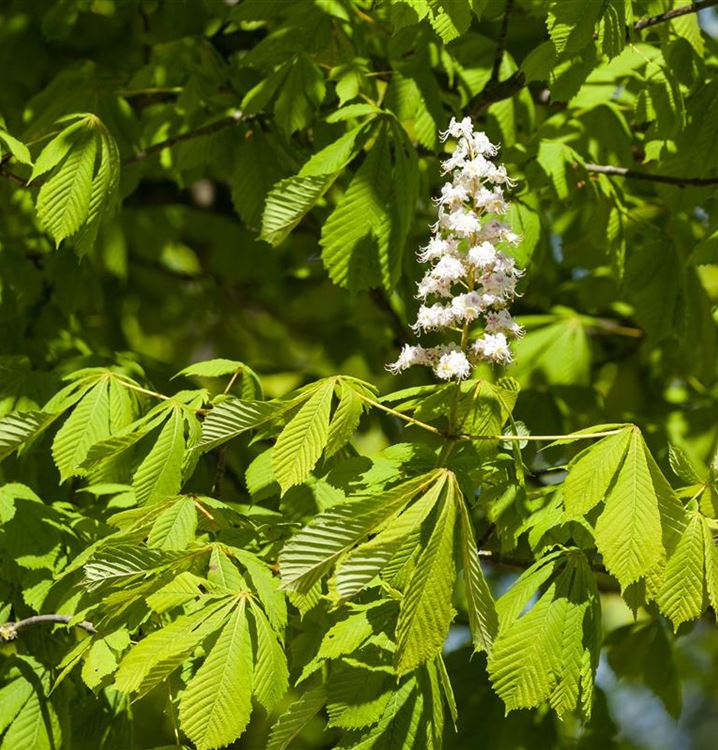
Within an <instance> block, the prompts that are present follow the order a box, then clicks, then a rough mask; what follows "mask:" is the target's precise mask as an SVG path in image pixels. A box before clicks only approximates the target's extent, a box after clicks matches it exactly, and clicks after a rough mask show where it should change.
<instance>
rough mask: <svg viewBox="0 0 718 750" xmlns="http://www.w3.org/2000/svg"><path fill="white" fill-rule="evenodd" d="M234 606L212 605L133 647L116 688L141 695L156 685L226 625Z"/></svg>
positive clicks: (122, 663) (226, 604)
mask: <svg viewBox="0 0 718 750" xmlns="http://www.w3.org/2000/svg"><path fill="white" fill-rule="evenodd" d="M235 607H236V604H235V603H234V602H230V603H228V602H227V600H222V601H220V602H215V603H214V604H211V605H208V606H207V607H204V608H203V609H201V610H200V611H199V612H195V613H193V614H191V615H183V616H181V617H179V618H177V619H176V620H174V621H173V622H171V623H170V624H169V625H167V626H166V627H164V628H162V629H161V630H157V631H155V632H154V633H151V634H150V635H148V636H147V637H146V638H143V639H142V640H141V641H140V642H139V643H138V644H136V645H135V646H133V647H132V648H131V649H130V650H129V652H128V653H127V654H126V655H125V657H124V658H123V659H122V661H121V662H120V667H119V669H118V670H117V675H116V676H115V688H117V690H120V691H121V692H123V693H138V694H139V695H143V694H144V693H146V692H147V691H149V690H151V689H152V688H153V687H154V686H155V685H157V684H159V683H160V682H161V681H162V680H164V679H165V678H166V677H167V676H168V675H169V674H171V673H172V672H173V671H174V670H175V669H177V667H178V666H179V665H180V664H181V663H182V662H183V661H184V660H185V659H186V658H187V657H188V656H189V655H190V654H191V653H192V651H194V649H195V648H197V646H198V645H199V644H200V643H201V642H202V641H203V640H204V639H205V638H207V637H208V636H209V635H211V634H212V633H214V632H215V631H217V630H218V629H219V628H221V627H222V626H223V625H224V623H225V622H226V621H227V618H228V617H229V616H230V613H231V612H232V610H233V609H234V608H235Z"/></svg>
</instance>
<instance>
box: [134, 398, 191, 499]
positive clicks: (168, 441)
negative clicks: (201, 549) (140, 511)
mask: <svg viewBox="0 0 718 750" xmlns="http://www.w3.org/2000/svg"><path fill="white" fill-rule="evenodd" d="M184 427H185V419H184V415H183V414H182V411H181V409H180V408H179V407H177V406H175V407H172V409H171V411H170V413H169V418H168V419H167V421H166V422H165V424H164V426H163V427H162V429H161V430H160V434H159V436H158V437H157V442H156V443H155V444H154V446H153V447H152V450H151V451H150V452H149V453H148V454H147V456H146V457H145V459H144V461H143V462H142V463H141V464H140V465H139V466H138V467H137V471H136V472H135V475H134V477H133V479H132V486H133V488H134V491H135V497H136V498H137V503H138V504H140V505H143V504H148V505H151V504H152V503H156V502H160V501H162V500H164V499H165V498H167V497H171V496H172V495H176V494H177V493H178V492H179V489H180V486H181V485H182V459H183V458H184V450H185V438H184Z"/></svg>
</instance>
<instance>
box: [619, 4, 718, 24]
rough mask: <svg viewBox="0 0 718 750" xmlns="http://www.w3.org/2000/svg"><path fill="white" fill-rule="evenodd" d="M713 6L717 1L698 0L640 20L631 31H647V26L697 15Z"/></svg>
mask: <svg viewBox="0 0 718 750" xmlns="http://www.w3.org/2000/svg"><path fill="white" fill-rule="evenodd" d="M713 5H718V0H698V2H695V3H690V5H682V6H681V7H680V8H673V10H667V11H666V12H665V13H660V14H658V15H657V16H650V17H649V18H642V19H641V20H640V21H636V23H634V24H633V30H634V31H641V29H647V28H648V27H649V26H655V25H656V24H657V23H663V22H664V21H670V20H672V19H674V18H679V17H680V16H686V15H688V14H689V13H698V12H699V11H701V10H703V8H710V7H711V6H713Z"/></svg>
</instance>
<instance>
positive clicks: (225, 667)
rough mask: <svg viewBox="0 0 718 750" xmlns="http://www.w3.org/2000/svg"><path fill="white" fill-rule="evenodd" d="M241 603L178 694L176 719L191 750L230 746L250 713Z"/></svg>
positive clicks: (248, 645) (249, 666)
mask: <svg viewBox="0 0 718 750" xmlns="http://www.w3.org/2000/svg"><path fill="white" fill-rule="evenodd" d="M246 603H247V600H246V599H245V598H241V599H240V600H239V603H238V604H237V606H236V607H235V608H234V610H233V611H232V613H231V614H230V616H229V619H228V620H227V622H226V624H225V625H224V626H223V628H222V632H221V633H220V634H219V637H218V638H217V641H216V643H215V644H214V646H213V647H212V650H211V651H210V652H209V655H208V656H207V657H206V658H205V660H204V662H203V663H202V666H201V667H200V668H199V669H198V670H197V673H196V674H195V675H194V677H193V678H192V679H191V680H190V682H189V684H188V685H187V688H186V689H185V690H184V691H183V692H182V698H181V700H180V706H179V719H180V725H181V726H182V729H183V730H184V732H185V733H186V734H187V736H188V737H189V738H190V739H191V740H192V742H194V744H195V745H196V746H197V750H212V749H213V748H219V747H223V746H224V745H228V744H229V743H230V742H233V741H234V740H235V739H237V737H239V736H240V735H241V734H242V732H244V730H245V728H246V726H247V724H248V723H249V717H250V715H251V713H252V680H253V674H254V670H253V658H252V638H251V635H250V632H249V625H248V621H247V604H246Z"/></svg>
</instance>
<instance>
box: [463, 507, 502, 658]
mask: <svg viewBox="0 0 718 750" xmlns="http://www.w3.org/2000/svg"><path fill="white" fill-rule="evenodd" d="M456 501H457V503H458V504H459V522H460V528H461V561H462V566H463V569H464V587H465V591H466V605H467V609H468V613H469V626H470V628H471V636H472V639H473V642H474V651H486V652H487V653H489V652H490V651H491V645H492V643H493V641H494V638H495V637H496V632H497V630H498V624H499V623H498V617H497V614H496V605H495V604H494V599H493V597H492V596H491V589H489V586H488V584H487V583H486V579H485V578H484V574H483V571H482V570H481V564H480V562H479V553H478V549H477V547H476V539H475V537H474V527H473V524H472V522H471V517H470V515H469V510H468V508H467V507H466V503H465V502H464V500H463V498H462V497H461V496H458V497H457V499H456Z"/></svg>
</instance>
